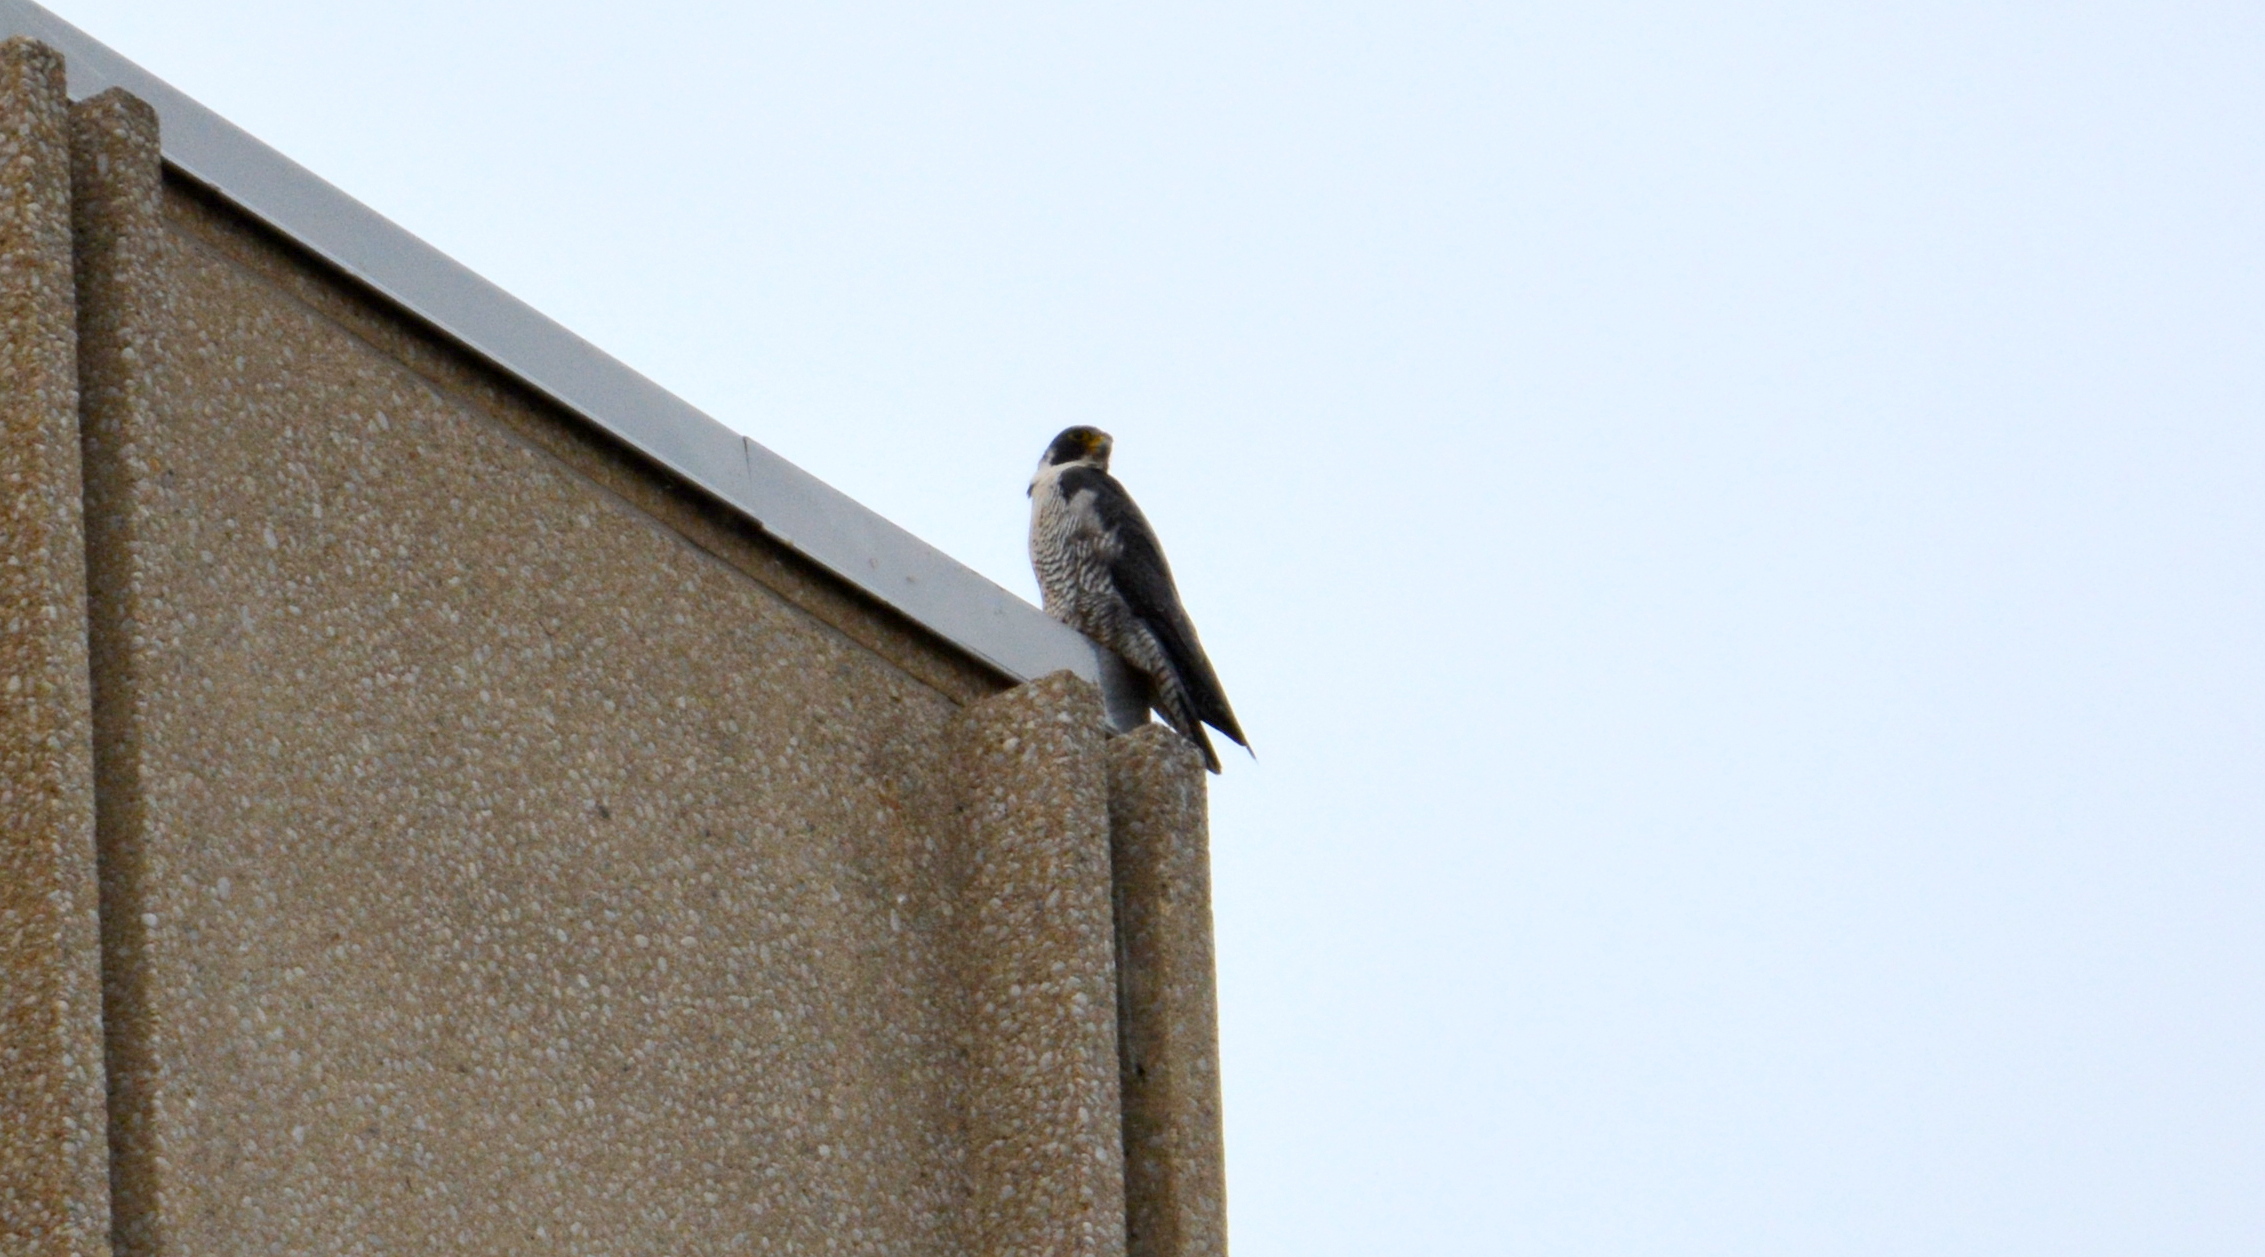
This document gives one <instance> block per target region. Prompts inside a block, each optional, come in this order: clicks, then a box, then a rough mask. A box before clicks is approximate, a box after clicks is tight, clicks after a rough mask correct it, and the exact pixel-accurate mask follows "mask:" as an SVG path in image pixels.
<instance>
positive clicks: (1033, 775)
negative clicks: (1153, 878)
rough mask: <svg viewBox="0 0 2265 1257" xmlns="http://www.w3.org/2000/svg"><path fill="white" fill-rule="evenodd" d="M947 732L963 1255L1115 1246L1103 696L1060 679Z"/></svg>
mask: <svg viewBox="0 0 2265 1257" xmlns="http://www.w3.org/2000/svg"><path fill="white" fill-rule="evenodd" d="M961 722H962V723H961V727H960V729H959V731H958V733H959V739H960V743H961V754H962V769H961V771H962V774H963V777H964V783H965V784H964V789H965V795H964V797H963V802H962V804H961V806H962V808H963V809H964V811H965V814H966V820H967V825H968V834H969V845H968V848H967V869H966V878H967V881H966V891H965V896H964V898H965V902H966V904H967V912H968V916H969V921H968V925H969V931H968V934H969V937H968V941H967V948H968V950H967V955H966V966H967V975H968V1015H969V1018H970V1026H969V1031H970V1041H971V1046H972V1051H973V1057H972V1061H971V1064H972V1066H973V1068H972V1071H971V1075H970V1077H969V1080H968V1122H969V1128H968V1143H969V1151H970V1157H971V1162H972V1167H971V1174H970V1177H971V1178H972V1180H973V1187H974V1189H975V1199H974V1202H973V1206H972V1209H971V1211H970V1213H971V1216H970V1219H969V1221H970V1225H971V1228H972V1232H971V1240H972V1244H971V1247H972V1249H973V1251H975V1252H979V1253H984V1254H989V1255H992V1257H1067V1255H1069V1254H1116V1253H1122V1252H1124V1250H1125V1231H1124V1221H1125V1215H1124V1144H1123V1135H1122V1131H1121V1123H1120V1118H1119V1109H1118V1103H1117V1036H1116V978H1115V959H1114V926H1113V925H1112V923H1111V916H1110V905H1109V894H1110V892H1109V792H1108V767H1107V763H1108V761H1107V757H1106V754H1105V752H1104V748H1103V743H1104V733H1103V729H1102V713H1101V694H1100V691H1099V690H1097V689H1095V688H1094V687H1093V686H1091V685H1088V684H1086V683H1085V682H1083V681H1080V680H1078V679H1077V678H1076V677H1074V676H1072V675H1070V674H1069V673H1067V672H1058V673H1055V674H1054V675H1052V676H1049V677H1043V678H1041V679H1039V680H1037V681H1033V682H1031V683H1029V684H1027V685H1023V686H1020V687H1018V688H1016V689H1013V690H1010V691H1008V692H1007V693H1005V694H1002V695H1000V696H998V697H996V698H991V699H986V700H985V701H983V702H981V703H978V704H975V705H973V706H971V707H969V708H968V709H967V710H966V712H965V713H964V714H963V715H962V716H961Z"/></svg>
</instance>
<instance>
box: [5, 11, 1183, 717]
mask: <svg viewBox="0 0 2265 1257" xmlns="http://www.w3.org/2000/svg"><path fill="white" fill-rule="evenodd" d="M15 35H24V36H29V37H31V38H33V39H37V40H39V41H41V42H43V43H45V44H48V45H49V46H51V47H53V48H55V49H56V50H57V51H59V52H61V53H62V54H63V56H64V59H65V61H66V63H67V64H68V66H69V73H70V91H71V95H72V96H73V98H84V97H87V96H91V95H94V94H95V93H97V92H101V91H104V90H106V89H108V88H112V87H122V88H124V89H126V90H127V91H129V92H132V93H133V94H134V95H136V96H139V97H140V98H142V99H143V100H145V101H147V102H149V104H150V105H152V106H153V107H155V108H156V110H157V114H158V119H159V123H160V127H161V135H162V140H163V144H164V150H165V160H166V162H167V163H168V164H169V165H171V166H173V167H175V168H176V169H178V170H179V171H180V172H181V173H183V174H185V175H187V176H188V177H189V178H191V179H194V180H196V181H197V182H198V183H201V184H203V185H205V186H207V187H209V188H211V189H212V190H213V191H215V192H217V193H218V194H220V195H221V196H222V197H224V198H226V199H227V200H228V201H230V202H231V203H233V204H235V205H236V206H237V207H238V208H240V209H242V210H243V211H244V212H245V213H247V214H250V215H251V216H252V217H254V218H256V219H258V220H259V221H261V222H263V223H265V224H267V225H268V226H269V227H271V228H273V229H275V230H276V231H279V232H281V233H282V234H283V235H284V236H286V237H288V238H290V239H291V240H293V241H295V242H296V243H297V244H299V245H300V246H301V247H302V248H305V249H306V250H308V251H309V252H311V253H313V254H315V255H316V256H317V257H320V258H322V259H323V260H324V261H326V262H328V263H330V264H331V265H332V266H335V267H337V268H338V269H339V270H341V271H344V272H345V273H346V274H348V275H350V276H352V277H354V278H355V279H356V280H359V281H360V282H361V283H363V284H366V285H368V286H369V287H370V288H372V289H375V290H376V291H377V292H379V293H381V294H383V295H384V296H385V297H387V298H388V299H389V300H391V301H393V302H395V303H397V304H399V305H400V306H401V307H403V308H404V309H406V310H408V311H409V312H410V313H412V314H414V315H416V316H417V317H418V318H420V319H422V320H424V321H425V322H427V323H430V324H431V325H432V326H433V327H435V328H437V329H439V330H440V331H442V332H444V333H446V334H447V335H448V336H449V337H451V338H452V339H454V340H456V341H457V342H459V343H461V344H462V345H464V346H465V347H466V348H468V349H470V350H471V351H472V352H474V353H476V354H478V355H479V356H481V357H482V358H485V359H487V360H488V361H489V362H491V363H493V364H494V365H495V366H496V367H498V368H500V369H501V370H503V371H504V372H506V373H507V374H509V375H511V376H513V377H515V378H517V379H519V380H520V381H522V382H523V383H525V384H526V385H528V386H529V387H531V388H533V389H535V390H536V391H537V392H539V393H542V394H543V395H544V396H547V397H549V398H551V399H552V400H554V401H556V402H557V403H558V404H560V405H562V406H564V407H566V408H567V409H568V410H570V411H572V412H574V413H575V414H577V415H580V416H581V417H583V418H584V419H586V420H588V421H589V422H591V423H593V424H596V425H597V426H598V427H600V428H602V429H604V430H605V431H607V432H609V433H611V434H613V435H614V436H615V437H616V438H618V439H620V440H622V441H624V442H626V443H627V444H628V445H629V446H631V447H632V448H634V449H636V450H638V451H639V452H641V453H643V454H644V455H646V456H647V457H649V458H651V459H653V460H654V461H655V462H658V463H660V464H661V465H662V466H664V467H666V468H668V469H669V470H670V471H672V472H674V473H675V474H677V475H678V476H681V477H683V478H684V479H685V480H687V481H689V482H691V483H692V484H694V485H696V486H698V487H699V488H700V489H702V490H704V491H706V492H707V493H709V494H711V495H713V496H714V497H715V498H717V499H718V500H720V501H722V502H723V503H724V504H726V505H727V506H730V507H731V508H733V509H734V510H736V511H739V512H740V513H742V514H744V515H746V516H747V517H748V518H749V519H751V520H753V521H754V522H755V523H757V524H759V525H761V527H762V528H763V530H764V531H765V532H767V533H769V534H771V535H772V536H774V537H776V538H778V539H779V540H780V541H781V542H783V543H785V544H786V545H788V546H789V547H791V548H793V549H794V550H796V551H798V552H799V553H801V554H803V555H804V556H806V557H807V558H809V559H810V560H811V561H813V562H815V563H817V564H818V565H819V566H820V567H823V568H825V569H826V570H828V571H830V572H832V573H834V574H835V575H836V576H839V577H841V578H842V579H843V580H846V581H848V582H849V583H850V584H852V585H855V586H857V587H858V588H860V589H863V590H864V591H865V592H867V593H868V594H871V595H872V596H873V597H875V598H877V599H879V600H880V601H882V602H883V603H886V604H888V605H889V606H891V607H894V608H895V609H896V610H898V611H899V612H902V613H903V614H904V615H906V616H908V617H910V618H911V619H912V620H914V621H916V622H918V623H919V624H921V625H923V626H924V627H926V628H927V629H928V630H929V631H931V632H933V633H935V634H937V635H938V636H940V637H942V638H944V639H945V640H947V641H949V642H951V643H952V644H953V645H955V646H957V647H959V648H960V649H961V650H964V651H966V652H967V653H968V654H970V655H973V656H974V657H976V658H977V659H979V660H982V661H983V662H984V663H986V664H988V665H989V666H991V667H992V668H995V669H997V670H998V671H1000V672H1003V673H1005V674H1006V675H1008V676H1010V677H1013V678H1015V679H1017V680H1030V679H1032V678H1034V677H1039V676H1043V675H1045V674H1047V673H1049V672H1055V671H1059V670H1061V669H1063V668H1067V669H1069V670H1071V671H1073V672H1075V673H1077V674H1078V675H1079V676H1082V677H1084V678H1086V679H1087V680H1089V681H1094V682H1097V683H1100V684H1102V685H1103V686H1104V688H1105V689H1107V690H1109V691H1110V693H1109V694H1108V698H1109V699H1110V700H1111V701H1110V708H1111V710H1112V713H1115V712H1117V711H1118V710H1120V709H1121V708H1124V707H1125V706H1126V704H1127V703H1128V702H1129V701H1132V699H1131V696H1129V695H1126V694H1121V693H1118V692H1117V691H1119V690H1121V689H1123V688H1124V684H1125V682H1124V679H1123V677H1122V675H1121V672H1122V670H1121V668H1105V667H1104V666H1103V665H1102V662H1101V659H1100V653H1101V652H1100V651H1099V650H1098V648H1096V647H1095V646H1094V645H1093V643H1091V642H1090V641H1088V640H1087V639H1086V638H1085V637H1084V636H1083V635H1081V634H1079V633H1078V632H1076V631H1075V630H1073V629H1070V628H1068V627H1066V626H1064V625H1062V624H1060V623H1059V622H1057V621H1055V620H1053V619H1052V618H1050V617H1048V616H1047V615H1046V614H1045V613H1043V612H1041V611H1039V610H1038V609H1037V608H1036V607H1033V606H1031V605H1030V604H1029V603H1027V602H1025V601H1023V600H1022V599H1020V598H1018V597H1016V596H1015V595H1013V594H1011V593H1008V592H1007V591H1006V590H1004V589H1001V588H1000V587H999V586H997V585H995V584H993V583H991V582H990V581H989V580H987V579H985V578H984V577H983V576H981V575H979V574H978V573H976V572H975V571H973V570H971V569H969V568H967V567H965V566H963V565H962V564H960V563H959V562H958V561H956V560H954V559H953V558H951V557H950V556H949V555H946V554H944V553H943V552H942V551H940V550H937V549H936V548H935V547H933V546H930V545H929V544H928V543H926V542H924V541H922V540H920V539H919V538H918V537H915V536H913V535H912V534H911V533H909V532H906V531H905V530H904V529H902V528H899V527H898V526H896V525H895V524H892V523H890V522H889V521H888V520H886V519H883V518H882V517H881V516H880V515H878V514H875V513H874V512H873V511H871V510H870V509H868V508H866V507H865V506H863V505H861V504H859V503H858V502H856V501H854V500H852V499H851V498H850V497H849V496H848V495H846V494H844V493H842V492H841V491H840V490H838V489H835V488H833V487H832V486H830V485H828V484H826V483H825V482H823V481H821V480H819V479H818V478H817V477H815V476H813V475H811V474H810V473H808V472H806V471H804V470H802V469H801V468H799V467H797V466H795V465H794V464H792V463H790V462H788V461H786V460H785V459H783V458H780V457H779V456H778V455H776V454H774V453H772V452H771V451H769V450H767V449H765V448H763V447H762V446H761V445H758V444H756V443H755V442H754V441H751V440H749V439H748V438H746V437H744V436H741V435H739V434H738V433H736V432H733V431H732V430H731V429H729V428H726V427H725V426H724V425H722V424H721V423H718V422H717V421H715V420H714V419H711V418H709V417H708V416H707V415H705V414H703V413H701V412H700V411H699V410H696V409H694V408H693V407H692V406H691V405H690V404H689V403H687V402H685V401H684V400H683V399H681V398H679V397H677V396H675V395H674V394H672V393H670V392H669V391H668V390H666V389H664V388H662V387H661V386H659V385H657V384H655V383H653V382H652V381H651V380H648V379H646V378H645V377H644V376H641V375H639V374H637V373H636V372H635V371H632V370H630V369H629V368H628V367H627V366H624V365H623V364H622V363H620V362H618V361H616V360H615V359H613V358H612V357H609V356H608V355H606V354H605V353H604V352H602V351H600V350H599V349H598V348H597V347H596V346H594V345H591V344H590V343H589V342H588V341H585V340H583V339H582V338H581V337H579V336H576V335H575V334H574V333H572V332H570V331H568V330H566V329H565V328H564V327H562V326H560V325H559V324H557V323H554V322H552V321H551V320H550V319H549V318H546V317H545V316H544V315H543V314H541V313H540V312H538V311H537V310H535V309H534V308H533V307H531V306H529V305H527V304H526V303H525V302H523V301H520V300H519V299H518V298H516V297H514V296H512V295H511V294H509V293H507V292H505V291H503V290H502V289H501V288H498V287H496V286H495V285H494V284H491V283H489V282H488V281H487V280H485V279H482V278H480V277H479V276H478V275H476V274H474V273H472V272H471V271H470V270H468V269H466V268H465V267H464V266H462V265H461V264H459V263H457V262H456V261H454V260H452V259H451V258H449V257H448V256H447V255H445V254H443V253H441V252H440V251H439V250H438V249H435V248H433V247H432V246H431V245H428V244H426V243H425V242H424V241H422V240H419V239H418V238H417V237H415V236H413V235H411V234H409V233H408V232H407V231H405V230H403V229H402V228H400V227H398V226H396V225H395V224H394V223H392V222H390V221H388V220H387V219H386V218H385V217H384V216H383V215H380V214H379V213H378V212H377V211H375V210H372V209H370V208H369V207H368V206H366V205H363V204H362V203H361V202H359V201H356V200H355V199H354V198H352V197H350V196H348V195H346V194H345V193H344V192H341V191H339V190H338V189H337V188H334V187H332V186H331V185H330V184H328V183H325V182H324V181H323V180H322V179H321V178H319V177H317V176H316V175H315V174H314V173H312V172H311V171H309V170H307V169H306V168H305V167H302V166H300V165H299V164H298V163H296V162H294V161H292V160H291V159H290V158H288V157H285V156H284V155H283V154H281V153H278V152H276V151H275V150H274V149H272V148H269V147H268V146H267V145H265V144H262V143H261V142H260V141H258V140H256V139H254V138H252V136H251V135H249V134H248V133H246V132H245V131H243V130H242V129H240V128H238V127H236V126H235V125H234V124H232V123H230V122H229V121H228V120H226V119H225V118H222V117H221V116H220V115H218V114H216V113H214V112H212V111H211V110H209V109H206V108H205V107H204V106H202V105H199V104H198V103H196V102H195V101H193V100H191V99H189V98H188V97H187V96H185V95H183V94H182V93H180V92H178V91H176V90H174V89H173V88H172V87H170V86H168V85H167V84H166V83H165V82H164V81H162V80H160V79H158V78H157V77H156V76H155V75H152V74H150V73H149V72H148V71H145V70H143V69H142V68H141V67H140V66H137V65H135V64H134V63H132V62H131V61H128V60H126V59H125V58H124V57H122V56H119V55H118V54H117V53H115V52H112V51H111V50H110V49H109V48H107V47H104V46H103V45H102V44H101V43H99V42H97V41H96V40H94V39H93V38H91V37H90V36H88V35H87V34H86V33H85V32H83V31H80V30H79V29H78V28H76V27H74V26H72V25H71V24H70V23H68V22H65V21H64V20H63V19H61V18H59V17H57V16H55V15H54V14H52V13H49V12H48V11H47V10H45V9H43V8H41V7H39V6H38V5H36V4H32V3H30V0H0V37H7V36H15ZM1111 662H1114V660H1111ZM1143 714H1144V715H1145V713H1143Z"/></svg>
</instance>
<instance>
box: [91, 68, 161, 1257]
mask: <svg viewBox="0 0 2265 1257" xmlns="http://www.w3.org/2000/svg"><path fill="white" fill-rule="evenodd" d="M160 171H161V166H160V161H159V155H158V134H157V116H156V114H155V113H154V112H153V111H152V110H151V109H150V108H149V106H147V105H145V104H143V103H142V102H140V101H138V100H136V99H134V98H133V97H132V96H129V95H127V94H126V93H124V92H122V91H115V90H113V91H108V92H104V93H102V94H101V95H100V96H97V97H95V98H94V99H92V100H88V101H83V102H81V103H80V104H78V105H77V106H75V107H74V108H73V109H72V111H71V212H72V224H73V233H74V236H75V242H76V248H77V251H78V283H79V294H80V299H79V374H80V436H81V440H82V443H83V444H82V447H83V449H84V451H85V478H86V503H87V552H88V553H87V592H88V607H89V614H88V633H89V643H88V645H89V654H90V657H91V659H92V661H93V667H92V669H91V671H92V675H93V681H94V750H95V755H94V764H95V782H96V787H97V794H96V807H95V826H96V834H97V838H98V847H99V849H100V851H101V853H102V947H103V1020H104V1025H105V1027H106V1029H107V1030H108V1031H109V1033H108V1035H107V1042H106V1044H105V1048H106V1059H107V1066H108V1070H109V1076H110V1078H111V1079H112V1081H113V1085H112V1086H111V1088H110V1095H109V1104H110V1129H111V1132H112V1146H113V1148H114V1149H115V1151H116V1153H117V1154H118V1155H117V1156H116V1158H115V1159H114V1160H113V1161H112V1163H111V1166H110V1175H111V1183H112V1199H113V1203H114V1204H117V1205H122V1206H124V1207H123V1208H121V1209H119V1210H118V1212H117V1217H116V1220H117V1223H118V1227H117V1230H116V1233H115V1235H114V1239H115V1240H116V1241H117V1243H118V1245H119V1246H120V1247H121V1248H122V1249H123V1250H125V1251H128V1252H135V1251H141V1252H147V1251H150V1250H151V1248H152V1246H153V1244H154V1241H155V1238H156V1235H157V1230H156V1226H155V1224H156V1220H157V1218H158V1216H159V1214H158V1210H157V1209H156V1208H155V1207H154V1204H155V1190H156V1183H157V1179H156V1177H155V1161H154V1157H155V1153H156V1145H155V1143H154V1142H153V1141H152V1140H151V1139H149V1138H148V1130H149V1109H150V1107H151V1105H152V1104H154V1103H155V1098H156V1097H155V1096H154V1094H153V1093H152V1092H151V1090H150V1089H149V1087H148V1085H147V1084H148V1082H149V1081H150V1079H151V1078H152V1077H153V1074H152V1071H151V1069H150V1068H149V1061H148V1059H147V1049H148V1047H149V1040H148V1036H146V1035H144V1034H141V1033H138V1028H139V1027H142V1026H145V1025H146V1024H147V1023H148V1013H147V1008H146V1005H145V995H146V991H147V983H146V979H147V976H148V973H147V968H146V966H145V964H144V962H145V960H146V959H147V949H146V946H145V944H146V942H147V938H146V934H147V931H146V930H145V928H144V926H143V924H142V913H143V911H144V906H143V899H144V886H143V865H142V862H141V859H140V856H141V847H140V845H139V844H138V843H137V842H136V841H135V837H136V835H138V834H139V833H140V832H141V818H142V783H141V779H140V776H139V772H140V767H141V760H142V755H141V722H140V713H141V709H142V704H141V701H140V696H141V693H142V685H143V672H144V666H143V665H144V662H145V660H146V659H147V652H146V651H143V650H138V649H137V648H136V639H137V636H138V634H139V628H138V627H137V626H138V625H139V624H140V623H141V622H142V620H143V618H144V617H145V616H147V615H148V613H149V612H150V610H151V608H150V607H149V606H148V602H149V597H150V594H151V590H150V587H149V585H148V582H146V581H144V580H139V579H137V574H138V573H139V572H140V570H141V568H140V555H141V553H142V547H141V541H140V538H141V532H140V530H141V527H142V525H143V522H144V521H145V519H146V518H147V516H148V511H147V499H148V498H149V495H150V492H151V489H152V481H151V478H150V477H149V476H148V475H147V468H146V466H145V465H144V463H143V451H144V450H145V449H146V448H147V447H148V444H149V442H150V440H151V438H152V433H151V429H150V425H151V422H152V420H153V418H154V416H155V414H156V404H155V398H154V397H153V396H152V394H151V388H152V385H153V381H152V379H151V376H150V373H149V372H147V371H145V370H143V369H141V364H142V363H143V362H144V361H148V360H151V359H153V358H154V355H155V354H156V352H157V348H158V345H159V343H160V342H159V339H158V335H157V326H158V323H159V321H160V315H161V312H162V310H163V308H164V302H163V295H162V294H163V290H162V287H161V285H160V272H159V269H158V264H159V261H160V259H161V257H162V254H163V244H164V239H165V229H164V219H163V216H162V211H161V202H160V197H159V191H158V189H159V186H160V178H161V174H160Z"/></svg>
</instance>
